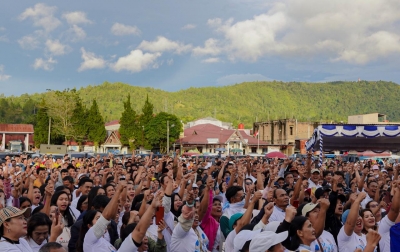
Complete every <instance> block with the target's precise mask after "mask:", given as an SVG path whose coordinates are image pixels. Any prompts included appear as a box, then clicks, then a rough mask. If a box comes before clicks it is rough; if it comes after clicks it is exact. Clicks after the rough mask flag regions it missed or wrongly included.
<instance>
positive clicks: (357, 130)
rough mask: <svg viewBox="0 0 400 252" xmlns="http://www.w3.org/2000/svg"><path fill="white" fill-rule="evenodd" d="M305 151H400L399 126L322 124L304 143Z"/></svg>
mask: <svg viewBox="0 0 400 252" xmlns="http://www.w3.org/2000/svg"><path fill="white" fill-rule="evenodd" d="M306 149H307V151H310V150H313V151H320V164H321V163H322V153H323V152H324V151H351V150H355V151H359V152H361V151H372V152H376V153H382V152H384V151H391V152H398V151H400V125H394V124H377V125H375V124H373V125H371V124H368V125H356V124H322V125H319V126H318V127H317V128H316V129H315V130H314V132H313V134H312V136H311V138H310V139H309V140H308V141H307V142H306Z"/></svg>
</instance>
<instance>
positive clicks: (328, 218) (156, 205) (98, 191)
mask: <svg viewBox="0 0 400 252" xmlns="http://www.w3.org/2000/svg"><path fill="white" fill-rule="evenodd" d="M179 153H180V152H179V150H177V151H176V153H174V155H171V156H167V155H166V156H163V157H161V158H155V157H153V155H147V156H135V155H132V156H131V157H129V158H128V157H114V156H113V155H111V154H110V155H108V156H106V157H100V156H96V157H92V158H70V157H69V156H68V155H65V156H64V158H58V159H55V158H53V157H52V156H51V155H43V156H37V157H34V158H32V157H30V156H27V155H19V156H18V155H17V156H13V157H11V156H7V157H6V159H5V160H2V161H1V165H0V251H24V252H31V251H34V252H38V251H40V252H50V251H51V252H55V251H58V252H62V251H69V252H90V251H96V252H102V251H110V252H111V251H140V252H143V251H150V252H164V251H166V252H185V251H187V252H206V251H211V252H217V251H225V252H239V251H240V252H248V251H250V252H258V251H260V252H261V251H262V252H266V251H269V252H283V251H313V252H322V251H323V252H337V251H340V252H354V251H365V252H369V251H371V252H372V251H376V252H387V251H396V250H394V249H393V246H394V244H393V243H394V241H395V240H396V239H393V235H394V234H395V232H394V231H395V230H394V229H395V228H399V227H397V224H396V223H398V222H400V216H399V211H400V180H398V174H399V168H400V165H399V166H397V164H396V163H394V164H393V163H385V162H376V161H372V160H369V161H361V162H343V161H342V160H340V159H331V160H328V159H327V160H324V162H323V164H322V166H319V165H318V164H317V163H316V162H313V161H312V156H311V153H309V154H308V155H307V157H306V158H303V159H296V160H292V159H285V160H279V159H265V158H259V157H249V156H247V157H242V158H236V157H226V158H198V157H197V158H196V157H193V158H182V157H180V156H179ZM399 238H400V237H399ZM391 246H392V249H391ZM397 251H400V247H398V248H397Z"/></svg>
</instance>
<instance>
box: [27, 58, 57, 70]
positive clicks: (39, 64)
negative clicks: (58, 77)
mask: <svg viewBox="0 0 400 252" xmlns="http://www.w3.org/2000/svg"><path fill="white" fill-rule="evenodd" d="M55 64H57V61H56V60H55V59H53V58H52V57H50V58H48V59H43V58H37V59H35V62H34V63H33V68H34V69H36V70H37V69H43V70H46V71H52V70H53V69H54V65H55Z"/></svg>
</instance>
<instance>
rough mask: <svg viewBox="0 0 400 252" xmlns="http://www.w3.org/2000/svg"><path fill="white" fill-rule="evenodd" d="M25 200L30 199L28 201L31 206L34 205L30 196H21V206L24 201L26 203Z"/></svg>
mask: <svg viewBox="0 0 400 252" xmlns="http://www.w3.org/2000/svg"><path fill="white" fill-rule="evenodd" d="M25 201H28V202H29V203H30V204H31V206H32V201H31V200H30V199H29V198H27V197H20V198H19V205H20V206H21V205H22V203H24V202H25Z"/></svg>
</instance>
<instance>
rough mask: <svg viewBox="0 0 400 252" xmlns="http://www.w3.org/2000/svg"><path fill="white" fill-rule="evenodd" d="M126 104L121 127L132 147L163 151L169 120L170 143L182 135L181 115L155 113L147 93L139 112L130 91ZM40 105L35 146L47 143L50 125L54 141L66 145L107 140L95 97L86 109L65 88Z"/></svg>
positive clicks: (124, 142) (122, 134)
mask: <svg viewBox="0 0 400 252" xmlns="http://www.w3.org/2000/svg"><path fill="white" fill-rule="evenodd" d="M123 104H124V106H123V107H124V111H123V113H122V116H121V118H120V125H121V126H120V129H119V133H120V136H121V142H122V144H123V145H126V146H130V148H131V149H136V148H140V147H142V148H145V149H153V148H156V149H160V150H162V151H164V150H165V149H166V142H167V121H168V122H169V125H171V126H170V132H169V133H170V134H169V140H170V143H172V142H174V141H175V140H176V139H178V138H179V134H180V132H181V130H182V124H181V122H180V120H179V119H178V117H176V116H175V115H173V114H168V113H165V112H161V113H158V114H156V115H155V114H154V105H153V104H152V103H150V101H149V97H148V96H147V99H146V101H145V103H144V105H143V107H142V109H141V113H136V111H135V110H134V109H133V108H132V105H131V96H130V94H128V96H127V99H126V101H124V102H123ZM37 106H38V112H37V114H36V119H35V135H34V140H35V145H36V146H40V144H44V143H47V142H48V132H49V127H51V128H50V132H51V143H58V144H61V143H66V144H67V143H68V142H69V141H76V142H77V143H79V144H83V143H84V142H89V141H90V142H93V143H94V145H95V146H99V145H100V144H102V143H103V142H104V141H105V140H106V137H107V132H106V129H105V122H104V119H103V116H102V115H101V113H100V111H99V106H98V103H97V100H96V99H93V100H92V103H91V106H90V107H89V108H87V107H86V106H85V105H84V104H83V102H82V99H81V98H80V96H79V95H78V93H77V91H76V90H75V89H66V90H64V91H52V92H50V93H49V94H48V95H47V96H46V99H42V101H41V102H40V103H39V104H38V105H37Z"/></svg>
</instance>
